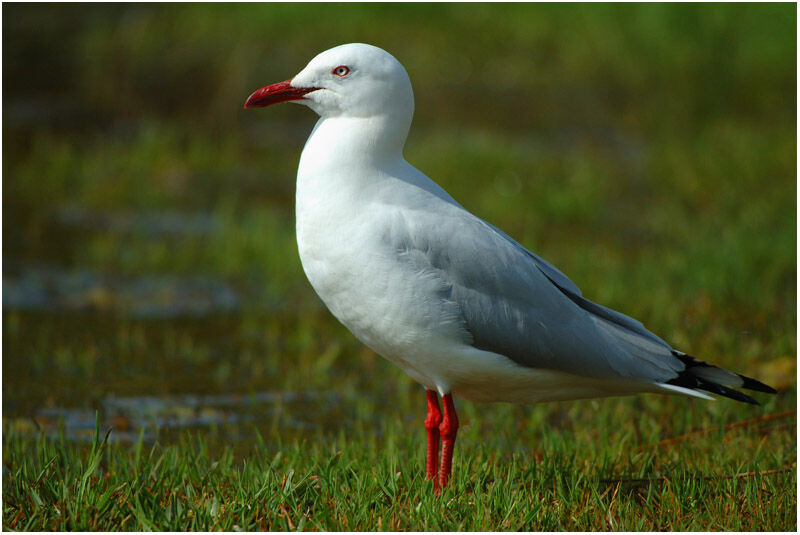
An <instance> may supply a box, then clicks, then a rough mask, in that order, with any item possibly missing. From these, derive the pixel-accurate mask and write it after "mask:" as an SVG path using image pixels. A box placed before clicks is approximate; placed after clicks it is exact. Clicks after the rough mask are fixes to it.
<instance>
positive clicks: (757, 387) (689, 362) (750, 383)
mask: <svg viewBox="0 0 800 535" xmlns="http://www.w3.org/2000/svg"><path fill="white" fill-rule="evenodd" d="M672 354H673V355H675V357H677V358H678V359H680V360H681V362H683V364H684V365H685V366H686V369H685V370H683V371H682V372H680V374H679V375H678V377H676V378H675V379H673V381H676V380H681V377H682V376H684V375H689V376H691V377H692V378H693V379H696V380H697V382H698V383H703V384H706V385H714V386H717V387H720V388H723V389H725V390H727V391H729V392H736V393H737V394H739V395H740V396H744V397H745V398H747V399H739V397H738V396H737V397H734V396H727V397H730V398H732V399H736V400H738V401H744V402H746V403H752V404H755V405H760V403H758V402H757V401H756V400H754V399H753V398H751V397H750V396H747V395H745V394H742V393H741V392H739V391H738V390H733V389H732V388H727V387H725V386H722V385H719V384H717V383H712V382H711V381H707V380H705V379H700V378H699V377H696V376H694V375H693V374H692V373H691V369H692V368H694V367H697V366H706V367H709V368H716V367H717V366H714V365H712V364H708V363H707V362H703V361H702V360H698V359H696V358H695V357H693V356H691V355H687V354H686V353H682V352H680V351H673V352H672ZM735 375H736V376H738V377H739V378H740V379H741V380H742V384H741V385H737V386H738V387H740V388H744V389H746V390H753V391H755V392H763V393H765V394H777V393H778V391H777V390H775V389H774V388H772V387H771V386H769V385H766V384H764V383H762V382H761V381H758V380H756V379H753V378H752V377H747V376H746V375H741V374H738V373H737V374H735ZM668 382H670V383H671V381H668ZM687 382H689V383H691V382H692V381H691V380H687ZM675 384H676V386H686V387H687V388H698V389H701V390H707V389H706V388H703V386H688V385H684V384H677V383H675ZM707 391H708V392H712V391H711V390H707ZM714 393H716V394H720V395H722V396H726V394H723V393H722V392H714Z"/></svg>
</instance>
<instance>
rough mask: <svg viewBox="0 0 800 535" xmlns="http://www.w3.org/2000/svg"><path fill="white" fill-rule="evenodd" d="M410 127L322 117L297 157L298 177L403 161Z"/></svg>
mask: <svg viewBox="0 0 800 535" xmlns="http://www.w3.org/2000/svg"><path fill="white" fill-rule="evenodd" d="M410 125H411V120H410V118H409V119H408V120H406V121H402V120H401V119H399V118H397V117H392V116H373V117H327V118H325V117H323V118H321V119H320V120H319V121H318V122H317V124H316V125H315V126H314V130H313V131H312V132H311V135H310V136H309V138H308V141H306V145H305V147H304V148H303V154H302V156H301V157H300V167H299V169H298V174H305V173H320V172H323V173H326V172H339V171H342V170H349V169H365V168H368V169H383V168H385V167H386V166H393V165H394V164H395V163H396V162H397V161H398V160H402V158H403V146H404V145H405V142H406V137H407V136H408V129H409V127H410Z"/></svg>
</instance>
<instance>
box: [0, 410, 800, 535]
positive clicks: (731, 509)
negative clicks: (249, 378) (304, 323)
mask: <svg viewBox="0 0 800 535" xmlns="http://www.w3.org/2000/svg"><path fill="white" fill-rule="evenodd" d="M624 412H626V411H623V414H616V415H614V421H610V420H611V418H610V417H609V415H608V414H605V415H604V414H603V413H600V417H599V420H600V421H597V422H596V424H595V425H594V426H592V428H591V432H589V433H587V432H585V430H584V432H582V433H581V432H577V433H575V434H573V432H574V430H559V429H555V428H553V427H549V426H547V425H546V422H541V423H543V424H545V425H543V426H541V425H540V426H533V425H531V424H534V423H535V419H531V420H529V421H527V422H525V424H527V425H521V422H520V421H519V420H514V421H508V420H510V419H509V418H506V419H505V420H506V421H502V422H496V423H495V425H497V427H498V428H499V427H500V425H501V424H505V425H508V426H509V427H506V428H505V429H504V430H503V431H500V430H499V429H498V430H497V431H496V432H495V433H491V434H489V435H488V436H487V435H483V434H482V433H483V432H482V431H480V427H479V426H473V425H469V424H468V425H466V426H465V427H464V428H463V429H462V432H461V436H460V437H459V442H460V444H459V448H458V449H457V454H456V457H455V462H456V470H455V473H454V476H453V479H452V481H451V485H450V486H449V487H448V488H447V489H446V490H445V491H444V492H443V493H442V495H441V496H438V497H437V496H436V495H435V493H434V492H433V489H432V486H431V484H430V483H429V482H426V481H424V471H423V467H422V457H421V454H422V452H423V437H422V433H419V434H416V435H415V434H410V433H407V432H404V430H403V428H402V426H400V425H398V423H397V422H396V421H391V420H384V421H381V422H380V423H378V424H377V426H376V427H367V426H363V425H360V424H359V425H357V426H356V428H355V429H353V430H351V431H348V432H344V431H342V432H339V433H338V434H335V435H333V436H321V435H320V436H317V437H310V438H309V439H307V440H303V441H301V442H292V443H283V442H282V441H281V440H280V438H279V437H275V439H274V440H272V441H266V440H263V439H262V440H260V441H259V442H258V443H257V444H256V445H255V446H254V447H253V448H252V450H251V451H249V452H247V454H246V455H243V456H241V457H235V456H234V455H233V454H232V452H231V450H230V449H229V448H226V449H223V450H221V451H218V452H216V453H215V452H213V451H211V450H209V448H208V447H207V446H206V445H205V444H204V442H203V439H202V438H201V437H188V436H184V437H183V438H182V439H181V440H180V441H179V442H178V443H175V444H170V445H167V446H162V445H160V444H156V445H153V446H146V445H144V444H142V443H141V441H140V442H138V443H136V444H134V445H132V446H125V447H120V446H118V445H114V444H112V443H108V442H107V441H106V437H107V435H106V436H104V435H102V434H101V433H100V432H99V431H98V432H96V434H95V438H94V440H93V441H92V442H91V444H77V443H74V442H69V441H65V440H64V439H63V438H61V439H47V438H44V436H39V437H38V438H31V437H22V436H18V435H16V434H15V433H14V432H6V433H4V438H3V441H4V442H3V456H4V470H5V471H6V481H5V483H4V498H3V518H4V526H5V528H6V529H14V530H41V529H44V530H132V531H138V530H186V529H190V530H202V531H205V530H226V531H231V530H238V529H243V530H326V531H329V530H372V529H377V530H446V531H457V530H479V531H492V530H515V531H516V530H547V531H560V530H572V529H576V528H579V527H580V528H583V529H592V530H595V529H596V530H646V531H651V530H703V531H710V530H736V531H760V530H763V529H765V528H769V529H787V530H788V529H790V528H791V526H792V525H793V523H794V521H795V515H796V506H797V503H796V499H795V497H794V496H793V495H792V494H791V493H787V492H786V489H787V488H794V487H795V486H796V471H795V467H794V455H795V440H794V435H793V433H786V432H784V431H782V425H787V424H790V425H793V422H794V415H788V416H786V415H785V416H784V417H782V418H779V419H777V421H773V422H760V423H761V424H762V425H761V426H759V425H758V424H759V422H758V421H753V422H750V425H747V426H743V427H734V428H731V429H727V430H725V429H717V430H712V431H711V432H708V433H704V434H694V435H689V436H684V437H677V440H661V438H662V437H661V434H660V433H661V431H660V427H661V426H659V425H658V423H657V422H655V421H654V420H652V418H650V417H647V416H646V415H645V416H644V417H643V418H635V415H633V414H630V413H628V414H624ZM628 412H629V411H628ZM604 420H606V421H604ZM620 422H622V423H620ZM584 423H587V422H584ZM779 424H782V425H779ZM515 425H516V427H517V428H518V429H517V430H516V431H510V430H509V429H510V427H513V426H515ZM590 425H591V424H590ZM605 426H608V427H605ZM487 437H488V438H487ZM526 439H535V440H534V441H533V442H531V443H533V444H535V446H534V447H533V448H531V449H526V450H523V451H519V450H518V449H517V448H515V447H513V446H512V445H513V444H516V445H517V446H519V444H520V443H522V442H527V440H526ZM503 443H505V444H503ZM515 449H517V451H514V450H515ZM509 450H511V451H509ZM743 450H745V451H749V452H751V456H750V457H748V458H747V459H742V458H741V456H740V455H739V452H741V451H743Z"/></svg>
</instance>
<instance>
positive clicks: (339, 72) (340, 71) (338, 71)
mask: <svg viewBox="0 0 800 535" xmlns="http://www.w3.org/2000/svg"><path fill="white" fill-rule="evenodd" d="M331 74H335V75H336V76H338V77H339V78H344V77H345V76H347V75H348V74H350V67H348V66H347V65H339V66H338V67H336V68H334V69H333V70H332V71H331Z"/></svg>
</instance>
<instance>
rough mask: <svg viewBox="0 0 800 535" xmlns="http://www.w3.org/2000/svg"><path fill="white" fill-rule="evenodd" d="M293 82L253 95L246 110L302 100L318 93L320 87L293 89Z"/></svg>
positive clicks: (264, 89)
mask: <svg viewBox="0 0 800 535" xmlns="http://www.w3.org/2000/svg"><path fill="white" fill-rule="evenodd" d="M290 83H291V80H286V81H285V82H279V83H277V84H272V85H267V86H264V87H262V88H261V89H259V90H258V91H256V92H255V93H253V94H252V95H250V96H249V97H248V98H247V102H245V103H244V107H245V108H266V107H267V106H271V105H273V104H277V103H279V102H289V101H290V100H301V99H302V98H303V95H305V94H306V93H310V92H311V91H316V90H317V89H319V88H318V87H292V86H291V85H290Z"/></svg>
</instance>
